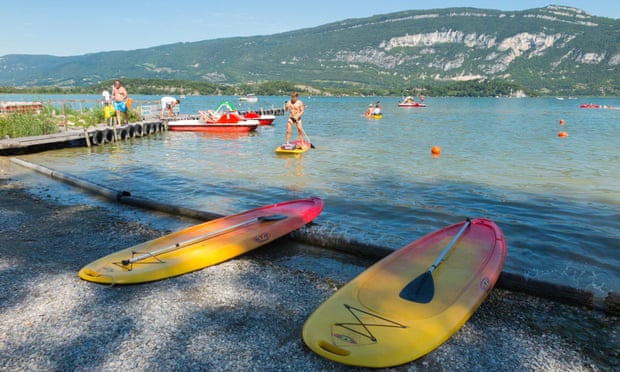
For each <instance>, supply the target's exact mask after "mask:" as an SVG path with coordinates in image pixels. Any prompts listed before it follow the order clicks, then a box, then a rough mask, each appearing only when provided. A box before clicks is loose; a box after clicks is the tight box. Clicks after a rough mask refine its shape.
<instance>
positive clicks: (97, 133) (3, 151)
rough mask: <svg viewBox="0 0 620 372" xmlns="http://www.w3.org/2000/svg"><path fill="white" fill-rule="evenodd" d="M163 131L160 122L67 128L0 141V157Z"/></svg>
mask: <svg viewBox="0 0 620 372" xmlns="http://www.w3.org/2000/svg"><path fill="white" fill-rule="evenodd" d="M165 130H167V126H166V123H165V122H164V121H161V120H152V121H142V122H137V123H129V124H126V125H122V126H116V127H114V126H106V125H104V124H101V125H99V126H97V127H90V128H88V129H69V130H67V131H63V132H59V133H53V134H47V135H41V136H30V137H19V138H9V139H3V140H0V155H3V156H11V155H20V154H28V153H34V152H41V151H47V150H53V149H59V148H65V147H81V146H87V147H91V146H100V145H104V144H106V143H111V142H117V141H123V140H128V139H131V138H136V137H143V136H148V135H150V134H154V133H159V132H163V131H165Z"/></svg>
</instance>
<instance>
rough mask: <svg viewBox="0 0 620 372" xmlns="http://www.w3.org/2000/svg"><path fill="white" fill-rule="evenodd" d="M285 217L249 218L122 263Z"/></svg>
mask: <svg viewBox="0 0 620 372" xmlns="http://www.w3.org/2000/svg"><path fill="white" fill-rule="evenodd" d="M285 218H288V216H286V215H284V214H272V215H268V216H259V217H256V218H252V219H249V220H247V221H243V222H240V223H238V224H236V225H232V226H228V227H225V228H223V229H220V230H216V231H212V232H210V233H207V234H204V235H200V236H197V237H195V238H192V239H190V240H186V241H184V242H181V243H176V244H175V245H171V246H168V247H164V248H160V249H157V250H155V251H153V252H148V253H144V254H141V255H140V256H136V257H132V258H129V259H126V260H122V261H121V264H123V265H124V266H127V265H131V264H132V263H135V262H138V261H142V260H145V259H147V258H151V257H155V256H158V255H160V254H164V253H168V252H171V251H173V250H175V249H180V248H183V247H187V246H188V245H192V244H195V243H198V242H200V241H203V240H207V239H211V238H214V237H216V236H219V235H222V234H225V233H227V232H229V231H232V230H235V229H238V228H240V227H243V226H245V225H249V224H251V223H254V222H267V221H280V220H283V219H285Z"/></svg>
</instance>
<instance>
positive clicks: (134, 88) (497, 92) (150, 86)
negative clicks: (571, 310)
mask: <svg viewBox="0 0 620 372" xmlns="http://www.w3.org/2000/svg"><path fill="white" fill-rule="evenodd" d="M112 83H113V80H107V81H104V82H101V83H98V84H95V85H89V86H73V87H59V86H53V87H51V86H39V87H10V86H0V93H16V94H95V93H96V94H99V93H100V92H101V90H102V89H103V88H109V87H110V86H112ZM123 83H124V84H125V85H126V86H130V87H131V92H132V93H133V94H143V95H225V96H238V95H244V94H247V93H254V94H256V95H260V96H282V95H288V94H290V92H293V91H297V92H300V93H305V94H308V95H313V96H362V97H363V96H382V97H406V96H410V95H420V94H423V95H425V96H427V97H520V96H527V97H536V96H539V95H540V94H539V93H537V92H535V91H533V90H531V89H528V88H526V87H522V86H519V85H517V84H514V83H509V82H505V81H500V80H471V81H459V82H451V83H444V84H442V83H436V84H433V85H431V84H429V85H424V86H420V87H404V86H401V87H394V88H390V89H387V88H378V87H372V86H363V85H360V86H359V87H355V88H330V87H313V86H309V85H307V84H299V83H294V82H290V81H266V82H260V83H251V84H237V85H220V84H214V83H210V82H204V81H191V80H163V79H142V78H123Z"/></svg>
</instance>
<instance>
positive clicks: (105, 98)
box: [101, 88, 111, 107]
mask: <svg viewBox="0 0 620 372" xmlns="http://www.w3.org/2000/svg"><path fill="white" fill-rule="evenodd" d="M101 95H102V96H103V106H104V107H105V106H108V105H110V103H111V102H110V92H108V90H107V89H106V88H103V90H102V91H101Z"/></svg>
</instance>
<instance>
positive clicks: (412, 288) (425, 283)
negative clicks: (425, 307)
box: [400, 271, 435, 304]
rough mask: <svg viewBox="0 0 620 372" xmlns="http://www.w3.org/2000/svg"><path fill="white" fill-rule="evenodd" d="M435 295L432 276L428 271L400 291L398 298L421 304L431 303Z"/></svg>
mask: <svg viewBox="0 0 620 372" xmlns="http://www.w3.org/2000/svg"><path fill="white" fill-rule="evenodd" d="M434 295H435V283H433V274H432V273H431V272H430V271H426V272H424V274H422V275H420V276H418V277H417V278H415V279H413V280H412V281H410V282H409V284H407V285H406V286H405V288H403V290H402V291H400V297H401V298H403V299H405V300H408V301H412V302H418V303H421V304H427V303H429V302H431V300H432V299H433V296H434Z"/></svg>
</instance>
